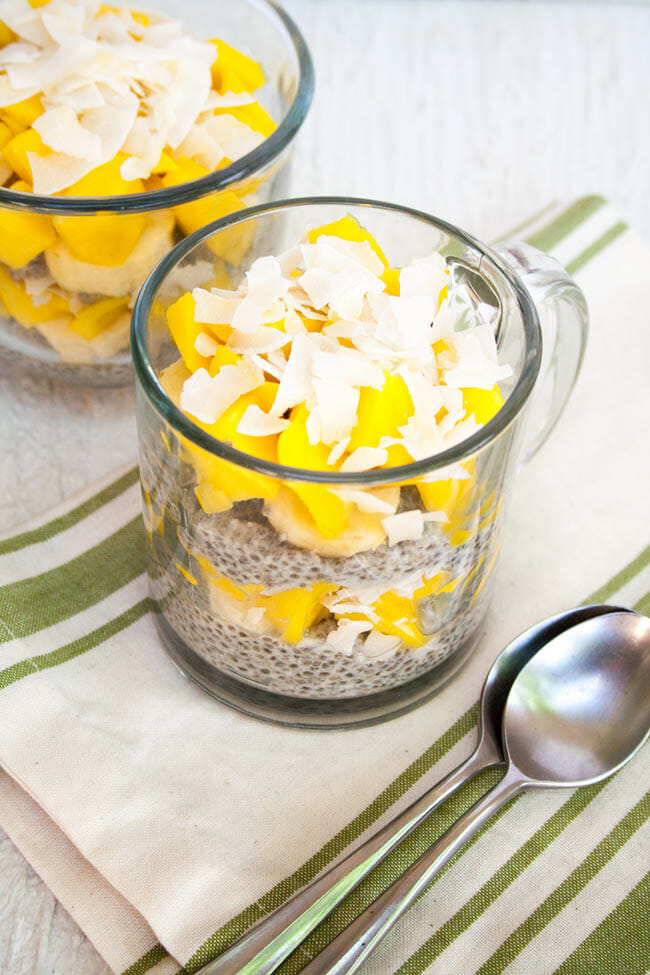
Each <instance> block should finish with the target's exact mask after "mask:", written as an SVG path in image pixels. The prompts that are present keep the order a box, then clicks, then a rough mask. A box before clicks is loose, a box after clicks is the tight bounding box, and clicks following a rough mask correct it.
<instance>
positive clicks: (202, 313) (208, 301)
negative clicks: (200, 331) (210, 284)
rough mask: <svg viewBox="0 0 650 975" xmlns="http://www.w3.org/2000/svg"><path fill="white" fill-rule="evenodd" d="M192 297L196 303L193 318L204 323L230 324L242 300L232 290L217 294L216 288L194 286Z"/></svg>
mask: <svg viewBox="0 0 650 975" xmlns="http://www.w3.org/2000/svg"><path fill="white" fill-rule="evenodd" d="M225 295H227V296H228V297H225ZM192 297H193V298H194V301H195V304H196V307H195V310H194V319H195V321H197V322H204V323H205V324H206V325H232V321H233V317H234V315H235V312H236V311H237V309H238V308H239V305H240V304H241V300H242V299H241V298H240V297H239V296H238V295H237V294H236V292H234V291H228V292H223V293H221V294H218V293H216V290H213V291H206V290H205V288H194V290H193V291H192Z"/></svg>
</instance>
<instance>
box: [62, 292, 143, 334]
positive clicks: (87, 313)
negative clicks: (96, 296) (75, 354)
mask: <svg viewBox="0 0 650 975" xmlns="http://www.w3.org/2000/svg"><path fill="white" fill-rule="evenodd" d="M128 303H129V299H128V298H102V299H101V301H94V302H93V303H92V304H91V305H86V307H85V308H83V309H82V310H81V311H80V312H79V314H78V315H76V316H75V317H74V319H73V320H72V321H71V322H70V328H71V329H72V331H73V332H76V333H77V335H81V337H82V338H83V339H88V340H90V339H94V338H95V336H96V335H99V334H100V332H103V331H104V330H105V329H107V328H109V326H110V325H112V324H113V323H114V322H115V321H116V320H117V319H118V318H119V317H120V315H122V314H124V312H125V311H126V309H127V306H128Z"/></svg>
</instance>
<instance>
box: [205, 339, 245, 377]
mask: <svg viewBox="0 0 650 975" xmlns="http://www.w3.org/2000/svg"><path fill="white" fill-rule="evenodd" d="M240 359H241V356H239V355H237V353H236V352H233V351H232V349H229V348H228V347H227V346H225V345H220V346H219V348H218V349H217V351H216V352H215V354H214V358H213V359H212V362H211V363H210V367H209V369H208V372H209V373H210V375H211V376H216V375H217V373H218V372H219V370H220V369H222V368H223V367H224V366H236V365H237V363H238V362H239V360H240Z"/></svg>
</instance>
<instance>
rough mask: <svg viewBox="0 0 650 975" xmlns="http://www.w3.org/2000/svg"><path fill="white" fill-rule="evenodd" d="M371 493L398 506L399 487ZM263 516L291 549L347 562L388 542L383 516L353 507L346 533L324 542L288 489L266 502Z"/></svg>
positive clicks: (282, 490)
mask: <svg viewBox="0 0 650 975" xmlns="http://www.w3.org/2000/svg"><path fill="white" fill-rule="evenodd" d="M372 493H373V494H374V495H375V496H376V497H377V498H379V499H381V500H382V501H386V502H388V504H390V505H393V506H394V507H395V508H396V507H397V505H398V504H399V487H394V486H388V487H382V488H377V489H376V490H375V491H373V492H372ZM264 514H265V515H266V517H267V518H268V520H269V521H270V522H271V524H272V525H273V527H274V528H275V530H276V532H278V534H279V535H283V536H284V537H285V538H286V539H287V540H288V541H289V542H291V544H292V545H296V546H297V547H298V548H304V549H308V550H309V551H311V552H316V553H317V554H318V555H325V556H328V557H330V558H346V557H347V556H350V555H356V554H357V553H358V552H367V551H368V550H369V549H373V548H377V546H378V545H382V544H383V542H385V541H386V532H385V530H384V526H383V525H382V523H381V519H382V517H383V516H382V515H379V514H368V513H367V512H365V511H359V509H358V508H356V507H354V506H352V505H351V506H350V508H349V511H348V527H347V528H346V529H345V531H343V532H341V534H340V535H337V536H336V538H323V536H322V535H321V534H320V532H319V531H318V529H317V528H316V526H315V524H314V522H313V520H312V518H311V515H310V514H309V512H308V511H307V508H306V507H305V505H304V504H303V503H302V501H301V500H300V498H299V497H298V496H297V495H296V494H294V492H293V491H291V490H290V489H289V488H286V487H282V488H280V491H279V493H278V495H277V497H275V498H273V499H272V500H270V501H267V502H266V504H265V505H264Z"/></svg>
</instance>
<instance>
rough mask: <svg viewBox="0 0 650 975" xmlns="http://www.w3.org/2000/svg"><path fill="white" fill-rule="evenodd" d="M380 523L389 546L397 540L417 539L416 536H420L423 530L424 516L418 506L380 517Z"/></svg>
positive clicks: (395, 543)
mask: <svg viewBox="0 0 650 975" xmlns="http://www.w3.org/2000/svg"><path fill="white" fill-rule="evenodd" d="M381 523H382V525H383V526H384V528H385V529H386V534H387V535H388V545H389V546H390V547H391V548H392V546H393V545H397V543H398V542H405V541H417V540H418V538H422V532H423V531H424V518H423V517H422V512H421V511H420V510H419V509H418V508H416V509H414V510H413V511H401V512H400V513H399V514H397V515H389V516H388V517H387V518H382V522H381Z"/></svg>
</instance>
